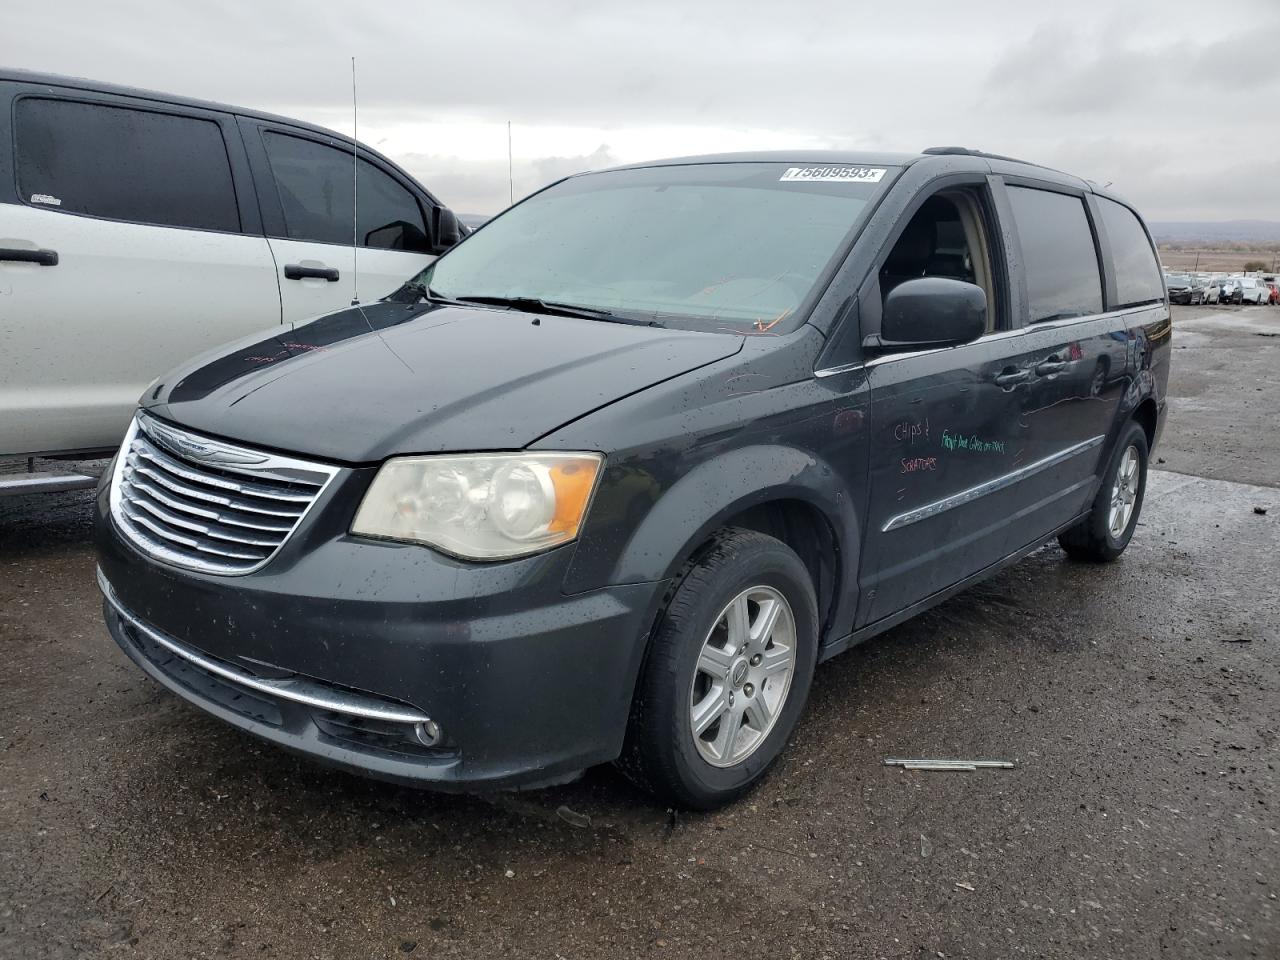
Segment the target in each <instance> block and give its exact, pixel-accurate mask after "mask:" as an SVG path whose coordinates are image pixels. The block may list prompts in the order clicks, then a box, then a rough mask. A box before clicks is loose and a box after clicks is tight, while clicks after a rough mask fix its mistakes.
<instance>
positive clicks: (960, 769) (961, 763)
mask: <svg viewBox="0 0 1280 960" xmlns="http://www.w3.org/2000/svg"><path fill="white" fill-rule="evenodd" d="M884 765H885V766H886V767H901V768H902V769H903V770H939V771H950V772H952V773H973V772H974V771H975V770H979V769H984V770H985V769H995V770H1013V769H1014V766H1015V765H1014V763H1013V762H1012V761H1010V760H902V759H895V758H890V759H888V760H886V761H885V762H884Z"/></svg>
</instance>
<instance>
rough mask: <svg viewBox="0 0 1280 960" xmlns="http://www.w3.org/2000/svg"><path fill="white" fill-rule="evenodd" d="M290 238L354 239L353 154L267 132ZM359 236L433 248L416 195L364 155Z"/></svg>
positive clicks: (391, 245)
mask: <svg viewBox="0 0 1280 960" xmlns="http://www.w3.org/2000/svg"><path fill="white" fill-rule="evenodd" d="M263 142H264V143H265V144H266V148H267V158H268V159H269V160H270V162H271V172H272V174H273V175H274V176H275V180H276V187H277V189H278V190H279V193H280V205H281V207H283V209H284V222H285V230H286V231H287V232H288V235H289V239H290V240H312V241H317V242H319V243H346V244H349V243H351V154H350V153H348V152H346V151H344V150H335V149H334V148H333V147H328V146H325V145H324V144H322V143H316V142H315V141H314V140H304V139H303V138H302V137H293V136H289V135H288V134H284V133H273V132H271V131H268V132H266V133H264V134H263ZM356 169H357V170H358V171H359V173H358V176H359V205H358V211H359V213H358V217H359V228H358V231H357V233H358V236H359V242H360V245H361V246H362V247H374V248H376V249H381V250H408V251H411V252H414V253H430V252H431V241H430V238H429V237H428V235H427V229H426V225H425V223H424V222H423V218H422V208H421V207H419V206H418V201H417V199H416V198H415V197H414V196H413V194H411V193H410V192H409V191H408V190H406V189H405V188H404V187H402V186H401V185H400V184H399V183H398V182H397V181H396V180H395V179H394V178H392V177H390V176H388V175H387V174H386V173H384V172H383V171H381V170H379V169H378V168H377V167H375V166H374V165H373V164H372V163H369V161H367V160H360V161H359V162H358V163H357V166H356Z"/></svg>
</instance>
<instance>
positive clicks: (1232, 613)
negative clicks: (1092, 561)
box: [0, 308, 1280, 960]
mask: <svg viewBox="0 0 1280 960" xmlns="http://www.w3.org/2000/svg"><path fill="white" fill-rule="evenodd" d="M1272 318H1274V319H1272ZM1255 326H1257V327H1259V328H1262V329H1264V332H1265V331H1266V330H1270V329H1276V328H1280V310H1273V311H1270V312H1267V311H1266V310H1265V309H1263V308H1258V309H1255V310H1252V311H1251V310H1250V309H1248V308H1246V309H1243V310H1239V309H1235V310H1221V311H1217V310H1214V309H1213V308H1209V309H1207V310H1199V309H1194V308H1193V309H1190V310H1185V309H1180V310H1178V311H1177V316H1176V321H1175V345H1176V353H1175V356H1174V360H1175V364H1176V366H1175V382H1174V384H1173V385H1172V390H1171V393H1172V395H1173V398H1174V399H1173V410H1174V416H1173V417H1172V419H1171V422H1170V425H1169V427H1168V429H1167V431H1166V433H1165V438H1164V444H1163V447H1162V448H1161V449H1160V450H1158V454H1159V455H1160V456H1161V457H1164V458H1165V460H1166V463H1165V464H1164V465H1162V468H1163V469H1167V470H1177V471H1179V473H1170V472H1163V473H1154V474H1153V475H1152V485H1151V490H1150V493H1149V496H1148V502H1147V506H1146V508H1145V512H1144V518H1143V525H1142V527H1141V528H1140V530H1139V531H1138V533H1137V535H1136V536H1135V538H1134V541H1133V544H1132V545H1131V547H1130V549H1129V551H1128V552H1127V553H1126V554H1125V556H1124V558H1123V559H1122V560H1121V561H1120V562H1118V563H1116V564H1113V565H1110V566H1107V567H1094V566H1085V565H1078V564H1073V563H1069V562H1068V561H1066V560H1065V558H1064V557H1063V555H1062V554H1061V552H1060V551H1058V550H1057V549H1056V547H1047V548H1045V549H1043V550H1041V551H1039V552H1037V553H1036V554H1033V555H1032V556H1031V557H1029V558H1027V559H1026V560H1025V561H1023V562H1021V563H1019V564H1017V565H1016V566H1014V567H1012V568H1010V569H1009V570H1007V571H1005V572H1004V573H1003V574H1002V575H1000V576H999V577H997V578H996V579H994V580H993V581H990V582H988V583H987V584H984V585H983V586H981V587H979V588H977V589H975V590H971V591H969V592H968V593H966V594H964V595H962V596H960V597H957V598H956V599H954V600H952V601H951V602H949V603H947V604H945V605H943V606H942V607H939V608H937V609H936V610H934V611H932V612H930V613H929V614H926V615H925V616H923V617H920V618H917V619H916V620H914V621H911V622H908V623H907V624H904V625H903V626H901V627H899V628H897V629H895V630H893V631H891V632H890V633H888V634H886V635H884V636H883V637H880V638H878V639H876V640H873V641H871V642H870V643H868V644H866V645H864V646H862V647H859V648H857V649H855V650H854V651H852V652H850V653H848V654H846V655H844V656H842V657H839V658H837V659H835V660H833V661H832V662H830V663H829V664H827V665H826V666H824V667H823V669H821V670H820V671H819V673H818V677H817V679H816V681H815V686H814V691H813V697H812V702H811V704H810V708H809V710H808V712H807V714H806V717H805V719H804V720H803V721H802V723H801V726H800V729H799V731H798V733H797V735H796V737H795V740H794V742H793V744H792V746H791V748H790V749H789V750H788V752H787V754H786V755H785V761H784V763H783V764H782V765H781V766H780V767H779V769H778V770H777V771H776V772H775V773H774V774H773V775H771V776H770V777H769V778H768V779H767V780H766V781H765V782H764V783H763V784H762V785H761V787H760V788H759V789H758V790H757V791H755V792H754V793H753V794H752V795H751V796H750V797H749V798H747V799H746V800H744V801H742V802H740V803H738V804H736V805H734V806H733V807H731V808H729V809H726V810H724V811H721V812H718V813H715V814H710V815H698V816H687V815H681V816H678V817H676V816H673V815H672V814H670V813H669V812H668V811H664V810H661V809H657V808H655V807H654V806H653V805H652V804H651V803H650V802H649V801H648V800H647V799H646V798H645V797H644V796H642V795H641V794H638V793H637V792H635V791H634V790H632V789H631V788H630V787H629V786H628V785H627V783H626V782H625V781H623V780H622V779H620V778H619V777H618V776H617V775H615V774H614V773H613V772H612V771H610V770H609V769H600V770H594V771H591V772H590V773H589V774H588V775H587V777H586V778H585V779H584V780H582V781H580V782H578V783H576V784H573V785H570V786H567V787H561V788H557V789H555V790H550V791H541V792H532V793H524V794H509V795H500V796H496V797H489V798H468V797H450V796H438V795H432V794H426V793H419V792H414V791H411V790H406V789H400V788H396V787H390V786H386V785H383V784H378V783H374V782H370V781H365V780H361V779H359V778H356V777H352V776H348V775H345V774H342V773H337V772H332V771H328V770H325V769H322V768H319V767H316V766H313V765H311V764H310V763H307V762H306V761H303V760H300V759H296V758H294V757H292V756H289V755H286V754H282V753H280V752H279V751H277V750H274V749H272V748H270V747H268V746H266V745H262V744H259V743H258V742H256V741H255V740H253V739H252V738H250V737H248V736H245V735H242V734H240V733H238V732H236V731H234V730H231V729H229V728H226V727H224V726H222V725H221V724H219V723H217V722H216V721H214V720H212V719H210V718H208V717H206V716H204V715H203V714H201V713H200V712H199V711H197V710H195V709H194V708H190V707H188V706H186V705H185V704H183V703H182V702H180V701H178V700H177V699H176V698H174V697H172V696H170V695H168V694H167V693H165V692H163V691H162V690H160V689H159V688H158V687H157V686H156V685H154V684H152V683H150V682H149V681H147V680H146V679H145V678H144V677H143V676H142V675H141V674H140V673H139V672H138V671H137V670H136V669H135V668H134V667H133V666H132V664H130V663H129V662H128V661H127V660H126V658H125V657H124V655H123V654H122V653H120V652H119V651H118V650H117V649H116V648H115V646H114V644H112V643H111V641H110V640H109V638H108V637H107V635H106V631H105V629H104V628H103V627H102V623H101V617H100V610H99V603H98V598H97V594H96V590H95V587H94V584H93V555H92V549H91V547H90V546H89V544H88V509H87V498H86V497H85V496H84V495H64V496H60V497H55V498H41V499H39V500H35V499H34V498H32V499H26V500H21V501H19V500H8V501H6V500H0V653H2V654H3V657H4V670H3V671H2V672H0V703H2V704H3V705H4V714H3V719H0V957H3V958H6V960H7V958H10V957H13V958H23V960H25V958H44V957H64V956H92V957H146V958H153V957H155V958H169V957H172V958H195V957H246V958H247V957H274V958H288V960H293V958H311V957H316V958H342V960H345V958H368V957H387V958H395V957H406V956H408V957H419V956H422V957H475V958H493V957H495V956H499V955H501V954H508V955H512V956H517V957H522V958H523V957H537V958H543V957H545V958H548V960H553V958H557V957H563V958H566V960H568V958H590V957H602V958H603V957H609V958H612V957H689V956H699V957H728V956H739V955H741V954H742V953H743V952H749V953H753V954H756V955H759V956H780V957H793V956H794V957H805V958H809V957H813V958H821V957H830V958H832V960H835V958H845V957H913V958H918V957H939V956H941V957H964V956H967V957H1015V956H1016V957H1021V956H1028V957H1081V956H1094V957H1100V958H1104V957H1105V958H1115V957H1134V958H1150V957H1157V956H1159V957H1186V958H1204V957H1261V958H1274V957H1277V956H1280V902H1278V901H1277V897H1278V896H1280V868H1278V866H1277V865H1278V864H1280V834H1278V833H1277V831H1278V829H1280V810H1278V804H1280V796H1278V795H1277V787H1278V786H1280V773H1278V771H1277V767H1278V765H1280V592H1278V591H1277V589H1276V582H1277V575H1278V573H1280V561H1278V560H1277V554H1276V549H1277V543H1278V542H1280V489H1277V488H1276V487H1277V485H1280V484H1278V481H1280V447H1278V446H1277V443H1278V441H1277V440H1276V439H1275V437H1274V435H1273V433H1272V432H1271V431H1272V425H1271V422H1270V418H1269V416H1268V413H1269V411H1273V410H1276V409H1278V408H1277V404H1276V389H1277V380H1278V379H1280V378H1277V377H1276V375H1275V373H1274V370H1275V368H1276V364H1277V361H1280V338H1270V337H1257V336H1256V335H1255V334H1256V333H1257V332H1259V331H1258V329H1255ZM1228 358H1229V361H1228ZM1228 371H1230V373H1228ZM1255 388H1261V389H1255ZM1223 478H1225V479H1223ZM1228 480H1236V481H1238V480H1247V481H1249V483H1238V482H1227V481H1228ZM1262 484H1266V485H1269V486H1263V485H1262ZM1255 508H1262V509H1265V510H1266V511H1267V512H1266V513H1265V514H1259V513H1257V512H1255ZM894 755H906V756H926V755H943V756H981V757H996V758H1007V759H1012V760H1015V761H1016V762H1017V763H1018V768H1017V769H1015V770H1012V771H987V772H981V773H970V774H963V773H904V772H901V771H898V770H895V769H890V768H886V767H884V766H883V765H882V761H883V759H884V758H885V757H888V756H894Z"/></svg>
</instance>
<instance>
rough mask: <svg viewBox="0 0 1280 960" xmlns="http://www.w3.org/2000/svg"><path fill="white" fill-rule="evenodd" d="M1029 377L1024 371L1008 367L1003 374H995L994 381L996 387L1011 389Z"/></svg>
mask: <svg viewBox="0 0 1280 960" xmlns="http://www.w3.org/2000/svg"><path fill="white" fill-rule="evenodd" d="M1030 376H1031V374H1029V373H1028V372H1027V371H1026V370H1017V369H1015V368H1013V367H1008V368H1006V369H1005V371H1004V372H1003V373H998V374H996V377H995V381H996V385H997V386H1001V387H1012V386H1016V385H1017V384H1019V383H1022V382H1023V381H1024V380H1026V379H1027V378H1028V377H1030Z"/></svg>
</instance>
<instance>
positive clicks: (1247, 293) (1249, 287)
mask: <svg viewBox="0 0 1280 960" xmlns="http://www.w3.org/2000/svg"><path fill="white" fill-rule="evenodd" d="M1236 289H1237V290H1239V291H1240V299H1239V300H1238V301H1237V302H1238V303H1266V302H1267V300H1269V299H1270V298H1271V290H1270V289H1269V288H1268V287H1267V285H1266V284H1265V283H1263V282H1262V281H1261V280H1257V279H1255V278H1253V277H1240V278H1239V279H1237V280H1236Z"/></svg>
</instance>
